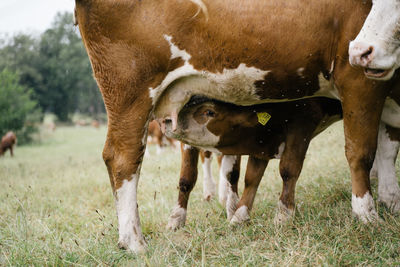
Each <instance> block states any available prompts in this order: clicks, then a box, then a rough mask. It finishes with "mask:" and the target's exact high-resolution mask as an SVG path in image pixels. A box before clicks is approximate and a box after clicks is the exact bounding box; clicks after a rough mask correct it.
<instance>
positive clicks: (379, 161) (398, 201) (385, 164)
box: [375, 123, 400, 212]
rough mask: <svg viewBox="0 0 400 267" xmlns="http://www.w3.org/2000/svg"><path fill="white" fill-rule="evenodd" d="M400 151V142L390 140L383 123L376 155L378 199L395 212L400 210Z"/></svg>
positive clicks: (380, 128)
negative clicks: (398, 162) (399, 177)
mask: <svg viewBox="0 0 400 267" xmlns="http://www.w3.org/2000/svg"><path fill="white" fill-rule="evenodd" d="M398 152H399V142H398V141H392V140H390V137H389V133H388V132H387V129H386V126H385V125H384V124H383V123H381V125H380V127H379V135H378V148H377V150H376V156H375V163H376V166H377V170H378V195H379V198H378V199H379V201H380V202H383V203H384V204H385V205H386V206H387V207H388V208H389V209H390V210H391V211H393V212H399V211H400V188H399V184H398V181H397V177H396V168H395V163H396V159H397V154H398Z"/></svg>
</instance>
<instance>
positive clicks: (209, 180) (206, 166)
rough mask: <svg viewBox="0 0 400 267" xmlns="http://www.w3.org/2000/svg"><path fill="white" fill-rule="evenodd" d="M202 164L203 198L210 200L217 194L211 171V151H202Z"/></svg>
mask: <svg viewBox="0 0 400 267" xmlns="http://www.w3.org/2000/svg"><path fill="white" fill-rule="evenodd" d="M200 158H201V165H202V166H203V176H204V177H203V198H204V200H207V201H209V200H210V199H211V198H212V197H213V196H215V187H216V185H215V182H214V178H213V177H212V173H211V160H212V153H211V152H210V151H204V150H201V151H200Z"/></svg>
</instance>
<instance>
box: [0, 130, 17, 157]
mask: <svg viewBox="0 0 400 267" xmlns="http://www.w3.org/2000/svg"><path fill="white" fill-rule="evenodd" d="M16 143H17V136H16V135H15V133H13V132H11V131H9V132H7V133H6V134H5V135H4V136H3V137H2V138H1V144H0V156H3V155H4V153H6V151H7V149H9V150H10V154H11V157H13V156H14V153H13V152H14V151H13V149H14V145H15V144H16Z"/></svg>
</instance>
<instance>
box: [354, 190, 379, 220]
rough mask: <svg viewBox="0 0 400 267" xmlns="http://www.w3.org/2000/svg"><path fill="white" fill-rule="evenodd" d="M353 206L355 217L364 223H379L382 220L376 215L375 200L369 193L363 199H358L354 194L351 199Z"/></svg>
mask: <svg viewBox="0 0 400 267" xmlns="http://www.w3.org/2000/svg"><path fill="white" fill-rule="evenodd" d="M351 206H352V207H353V216H354V217H356V218H358V219H360V220H361V221H362V222H363V223H371V222H379V221H380V218H379V216H378V213H376V210H375V205H374V200H373V198H372V196H371V194H370V193H369V192H367V193H365V195H364V196H363V197H357V196H355V195H354V194H353V195H352V197H351Z"/></svg>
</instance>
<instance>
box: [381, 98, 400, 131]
mask: <svg viewBox="0 0 400 267" xmlns="http://www.w3.org/2000/svg"><path fill="white" fill-rule="evenodd" d="M381 120H382V121H383V122H384V123H386V124H388V125H390V126H392V127H394V128H400V106H399V105H398V104H397V103H396V101H394V100H393V99H391V98H389V97H388V98H386V101H385V104H384V106H383V111H382V117H381Z"/></svg>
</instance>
